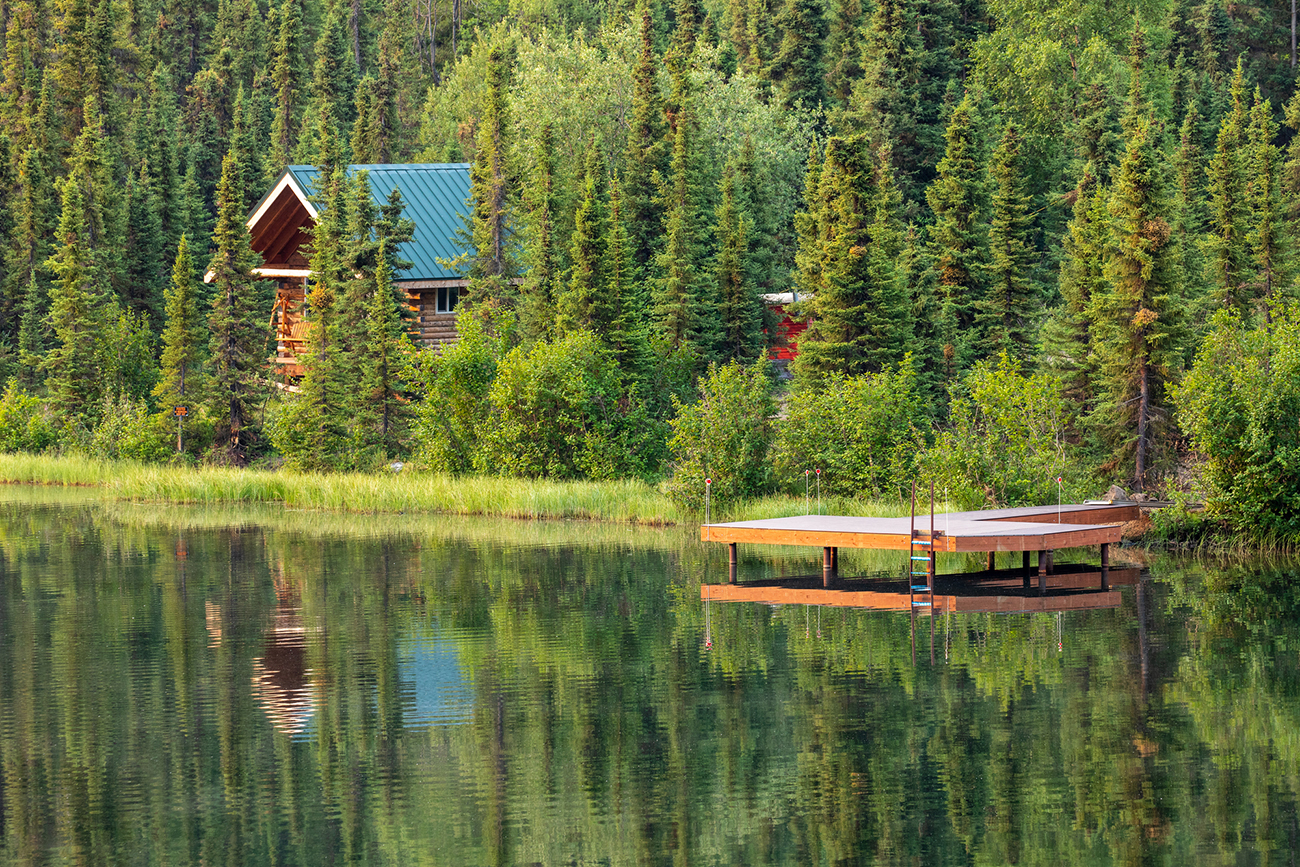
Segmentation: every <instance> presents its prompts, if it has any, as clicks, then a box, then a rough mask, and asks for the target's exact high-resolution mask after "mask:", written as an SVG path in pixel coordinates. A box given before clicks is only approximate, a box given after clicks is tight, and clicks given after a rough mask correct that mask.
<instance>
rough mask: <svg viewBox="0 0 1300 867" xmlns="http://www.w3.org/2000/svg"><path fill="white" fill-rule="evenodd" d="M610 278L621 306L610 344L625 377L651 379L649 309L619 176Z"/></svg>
mask: <svg viewBox="0 0 1300 867" xmlns="http://www.w3.org/2000/svg"><path fill="white" fill-rule="evenodd" d="M608 250H609V252H608V256H607V260H606V261H607V267H606V276H607V278H608V280H609V289H608V290H607V291H608V294H609V297H610V298H612V299H614V301H615V303H616V304H617V305H618V311H619V315H618V317H617V318H616V319H615V320H614V322H613V323H612V325H611V327H610V330H609V333H608V335H607V337H606V342H607V343H608V344H609V346H610V349H611V350H612V351H613V353H614V358H615V360H617V361H618V366H619V369H621V370H622V371H623V374H624V376H625V377H626V378H627V379H628V380H630V381H632V382H635V383H644V382H645V381H646V380H647V378H648V369H647V368H648V366H649V363H650V346H649V324H648V322H647V319H646V309H647V307H648V305H647V302H646V297H645V292H644V290H643V289H642V284H641V283H639V282H637V281H635V280H634V279H633V276H632V260H631V257H630V256H629V255H628V234H627V226H626V223H625V221H624V218H623V192H622V185H621V184H620V183H619V181H618V178H617V177H611V178H610V180H609V248H608Z"/></svg>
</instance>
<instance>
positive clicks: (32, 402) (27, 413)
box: [0, 379, 58, 452]
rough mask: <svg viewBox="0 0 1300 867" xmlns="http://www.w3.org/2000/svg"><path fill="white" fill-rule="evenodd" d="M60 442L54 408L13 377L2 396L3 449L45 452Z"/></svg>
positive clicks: (0, 431)
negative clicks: (52, 410) (25, 388)
mask: <svg viewBox="0 0 1300 867" xmlns="http://www.w3.org/2000/svg"><path fill="white" fill-rule="evenodd" d="M57 442H58V427H57V425H56V423H55V421H54V418H53V417H52V415H51V412H50V409H49V407H48V406H46V404H45V403H44V402H43V401H42V400H41V399H40V398H38V397H36V396H35V395H32V394H28V393H27V392H26V391H24V390H23V388H22V386H20V385H19V384H18V380H16V379H10V380H9V383H8V384H7V385H6V386H5V393H4V396H3V397H0V451H5V452H43V451H45V450H46V449H49V448H53V447H54V445H55V444H56V443H57Z"/></svg>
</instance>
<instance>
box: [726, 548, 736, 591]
mask: <svg viewBox="0 0 1300 867" xmlns="http://www.w3.org/2000/svg"><path fill="white" fill-rule="evenodd" d="M727 559H728V560H729V561H730V562H729V563H728V569H727V579H728V581H729V582H730V583H732V584H735V583H736V564H737V557H736V543H735V542H732V543H731V544H729V545H728V546H727Z"/></svg>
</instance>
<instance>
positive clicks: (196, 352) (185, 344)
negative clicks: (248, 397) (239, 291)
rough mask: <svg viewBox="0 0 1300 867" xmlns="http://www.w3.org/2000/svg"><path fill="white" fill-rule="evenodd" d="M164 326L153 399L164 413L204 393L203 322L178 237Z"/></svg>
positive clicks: (190, 265) (189, 261) (184, 242)
mask: <svg viewBox="0 0 1300 867" xmlns="http://www.w3.org/2000/svg"><path fill="white" fill-rule="evenodd" d="M164 294H165V296H166V302H167V311H166V312H167V323H166V325H165V326H164V327H163V332H162V344H163V345H162V359H161V362H162V363H161V365H160V367H161V370H160V374H161V375H160V376H159V379H158V384H157V385H156V386H155V387H154V390H153V396H154V399H155V400H156V401H157V402H158V406H159V407H160V408H161V410H162V412H163V413H170V412H171V411H172V409H173V408H174V407H177V406H187V407H188V406H189V405H190V404H191V403H192V402H193V401H194V399H195V397H196V396H197V395H201V394H203V382H202V375H203V364H202V361H203V338H204V336H205V333H204V332H205V327H204V326H205V323H204V321H203V320H204V317H203V311H202V309H201V307H200V305H199V292H198V281H197V280H196V271H195V268H194V259H193V257H192V256H191V255H190V243H189V239H188V238H187V237H186V236H184V235H181V240H180V242H179V243H178V244H177V247H176V262H175V264H174V265H173V267H172V279H171V282H170V283H169V284H168V286H167V288H166V289H165V290H164Z"/></svg>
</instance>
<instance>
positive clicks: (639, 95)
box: [623, 0, 668, 280]
mask: <svg viewBox="0 0 1300 867" xmlns="http://www.w3.org/2000/svg"><path fill="white" fill-rule="evenodd" d="M638 8H639V10H640V14H641V29H640V42H639V46H640V47H639V52H638V54H637V61H636V69H635V70H634V71H633V79H632V120H631V123H630V125H629V129H628V134H627V156H626V159H625V165H626V169H625V173H624V179H623V193H624V197H623V198H624V202H625V207H626V211H627V226H628V255H629V257H630V259H631V266H632V272H633V275H634V277H635V278H636V279H641V280H644V279H647V278H648V277H649V275H650V274H651V273H652V272H653V266H654V261H655V256H656V255H657V254H658V251H659V248H660V245H661V243H662V237H661V235H660V227H662V225H663V204H662V202H661V201H660V199H659V191H658V183H657V181H658V179H659V178H660V177H661V176H663V175H666V174H667V169H668V165H667V159H666V157H667V155H668V148H667V144H666V138H665V137H666V135H667V126H666V124H665V121H664V105H663V98H662V97H661V95H660V93H659V84H658V79H657V77H656V74H655V73H656V70H657V68H658V60H657V58H656V57H655V52H654V42H653V39H654V24H653V20H652V19H651V16H650V6H649V4H648V2H644V0H643V2H642V3H641V5H640V6H639V7H638Z"/></svg>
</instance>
